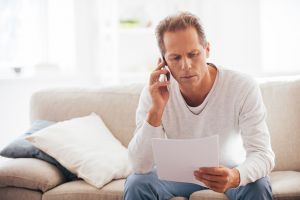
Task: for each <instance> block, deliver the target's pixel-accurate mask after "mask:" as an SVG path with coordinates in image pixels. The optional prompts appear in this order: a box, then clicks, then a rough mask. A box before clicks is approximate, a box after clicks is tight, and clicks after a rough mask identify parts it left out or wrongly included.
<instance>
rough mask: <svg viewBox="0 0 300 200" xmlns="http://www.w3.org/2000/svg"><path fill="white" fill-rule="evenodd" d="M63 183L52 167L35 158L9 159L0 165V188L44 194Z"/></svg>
mask: <svg viewBox="0 0 300 200" xmlns="http://www.w3.org/2000/svg"><path fill="white" fill-rule="evenodd" d="M64 182H65V178H64V176H63V174H62V173H61V172H60V171H59V170H58V169H57V168H56V167H55V166H54V165H51V164H49V163H47V162H45V161H42V160H38V159H35V158H17V159H11V160H8V161H6V162H3V163H1V165H0V187H20V188H27V189H33V190H40V191H43V192H46V191H48V190H50V189H52V188H54V187H55V186H57V185H60V184H62V183H64Z"/></svg>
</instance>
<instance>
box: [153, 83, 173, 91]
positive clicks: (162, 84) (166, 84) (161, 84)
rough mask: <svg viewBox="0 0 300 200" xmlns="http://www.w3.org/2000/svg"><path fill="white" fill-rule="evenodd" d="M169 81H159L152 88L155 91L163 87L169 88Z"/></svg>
mask: <svg viewBox="0 0 300 200" xmlns="http://www.w3.org/2000/svg"><path fill="white" fill-rule="evenodd" d="M169 83H170V82H169V81H163V82H159V81H157V82H155V83H154V84H153V85H152V86H151V88H152V89H153V90H156V89H159V88H161V87H167V86H168V85H169Z"/></svg>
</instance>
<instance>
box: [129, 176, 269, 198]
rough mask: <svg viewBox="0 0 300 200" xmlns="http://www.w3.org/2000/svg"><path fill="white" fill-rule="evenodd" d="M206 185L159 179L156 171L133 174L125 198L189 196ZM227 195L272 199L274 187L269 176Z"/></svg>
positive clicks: (227, 192)
mask: <svg viewBox="0 0 300 200" xmlns="http://www.w3.org/2000/svg"><path fill="white" fill-rule="evenodd" d="M205 189H208V188H206V187H203V186H200V185H197V184H193V183H181V182H174V181H163V180H159V179H158V177H157V174H156V171H155V170H153V171H151V172H149V173H147V174H131V175H130V176H129V177H128V178H127V180H126V182H125V193H124V200H136V199H141V200H148V199H149V200H165V199H170V198H172V197H176V196H181V197H186V198H189V196H190V195H191V194H192V193H193V192H196V191H199V190H205ZM225 195H226V196H227V197H228V198H229V199H230V200H238V199H243V200H244V199H245V200H250V199H251V200H252V199H255V200H267V199H272V189H271V185H270V182H269V178H268V177H264V178H261V179H259V180H257V181H255V182H253V183H249V184H247V185H246V186H241V187H238V188H233V189H228V190H227V191H226V192H225Z"/></svg>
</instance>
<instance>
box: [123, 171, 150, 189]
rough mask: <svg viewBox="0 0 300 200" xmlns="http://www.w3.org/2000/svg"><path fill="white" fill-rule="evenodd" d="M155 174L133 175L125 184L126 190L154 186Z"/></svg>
mask: <svg viewBox="0 0 300 200" xmlns="http://www.w3.org/2000/svg"><path fill="white" fill-rule="evenodd" d="M154 179H155V177H154V174H153V173H152V172H149V173H147V174H131V175H130V176H128V177H127V179H126V182H125V190H128V189H138V188H143V187H145V186H147V185H150V184H154Z"/></svg>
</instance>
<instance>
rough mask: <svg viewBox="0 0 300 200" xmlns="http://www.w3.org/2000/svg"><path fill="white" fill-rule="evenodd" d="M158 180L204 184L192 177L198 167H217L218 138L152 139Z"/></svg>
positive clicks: (216, 136)
mask: <svg viewBox="0 0 300 200" xmlns="http://www.w3.org/2000/svg"><path fill="white" fill-rule="evenodd" d="M152 149H153V156H154V162H155V164H156V170H157V175H158V177H159V179H162V180H168V181H177V182H185V183H195V184H198V185H202V186H204V184H203V183H202V182H200V181H198V180H196V179H195V177H194V171H195V170H197V169H199V168H200V167H218V166H219V136H218V135H214V136H210V137H205V138H197V139H160V138H153V139H152Z"/></svg>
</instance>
